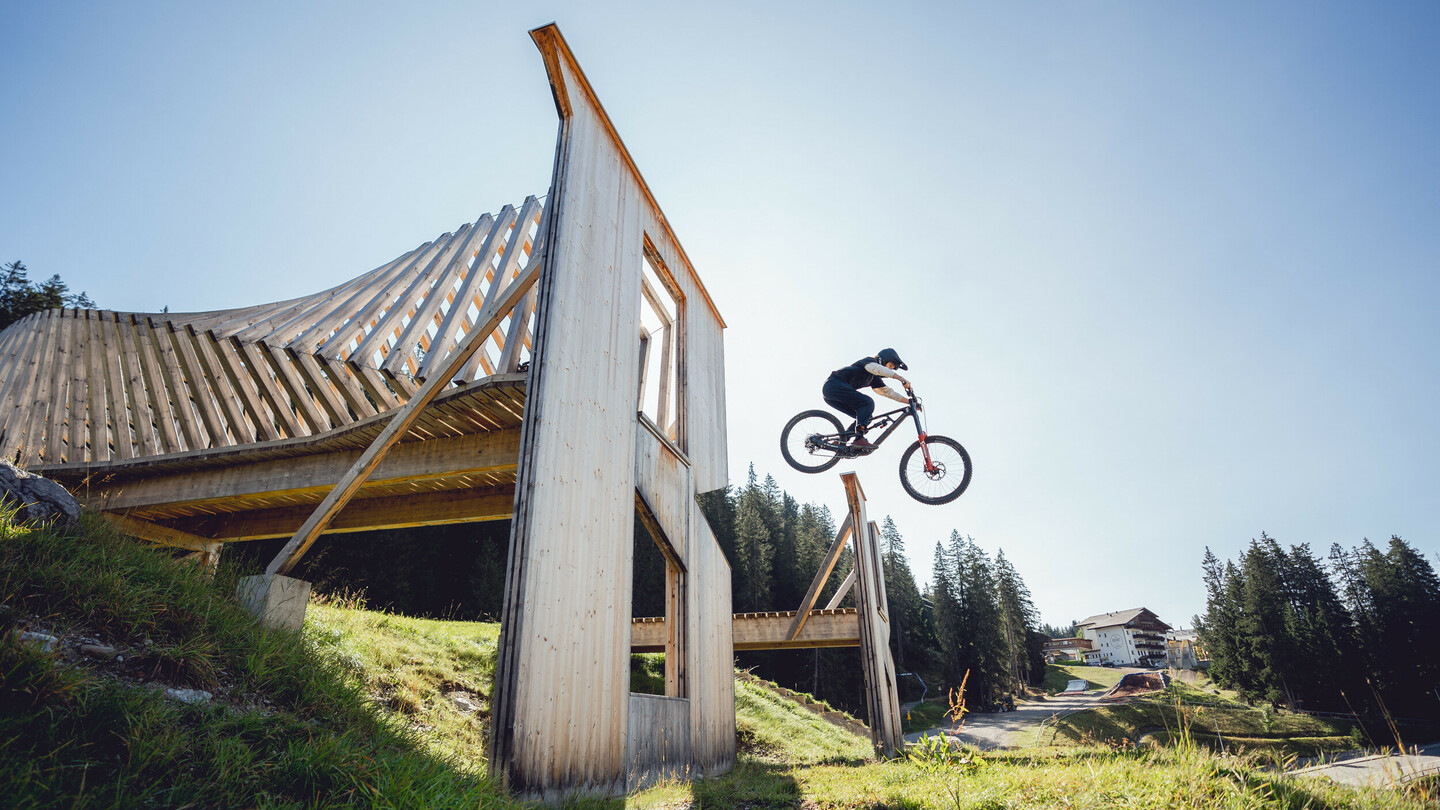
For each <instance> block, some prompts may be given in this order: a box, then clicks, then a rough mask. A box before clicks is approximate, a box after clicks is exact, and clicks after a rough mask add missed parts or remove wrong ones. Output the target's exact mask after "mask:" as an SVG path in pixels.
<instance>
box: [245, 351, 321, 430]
mask: <svg viewBox="0 0 1440 810" xmlns="http://www.w3.org/2000/svg"><path fill="white" fill-rule="evenodd" d="M226 343H227V344H228V345H229V347H230V348H232V349H234V350H235V353H236V354H237V355H238V356H239V357H240V358H241V359H243V360H244V361H245V371H246V373H247V374H249V376H250V381H251V382H252V383H254V384H255V390H256V391H257V392H258V393H259V394H260V399H262V400H264V402H265V404H266V405H267V406H269V408H270V413H271V414H273V415H274V416H275V421H277V422H279V423H280V428H281V430H282V431H284V435H286V436H309V435H310V434H311V433H317V432H319V431H312V430H307V429H306V427H305V425H304V424H302V423H301V421H300V419H299V418H298V417H296V415H295V410H294V408H293V407H292V406H291V404H290V401H289V399H288V398H287V397H286V395H285V392H284V391H282V390H281V389H280V384H279V383H278V382H276V378H275V373H274V371H272V370H271V368H270V364H269V363H268V362H266V359H265V350H264V348H263V347H262V346H260V345H258V344H255V343H242V342H240V341H238V340H236V339H234V338H231V339H230V340H228V341H226Z"/></svg>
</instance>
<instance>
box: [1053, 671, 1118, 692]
mask: <svg viewBox="0 0 1440 810" xmlns="http://www.w3.org/2000/svg"><path fill="white" fill-rule="evenodd" d="M1122 677H1124V673H1122V672H1121V671H1120V670H1118V669H1114V668H1112V667H1088V666H1085V665H1084V664H1049V665H1047V666H1046V667H1045V681H1044V683H1042V684H1041V686H1040V688H1041V689H1043V690H1044V691H1045V694H1047V695H1056V694H1059V693H1061V692H1063V691H1065V686H1066V685H1067V684H1069V683H1070V681H1071V680H1084V681H1089V682H1090V685H1089V687H1088V688H1089V689H1109V688H1111V687H1113V686H1115V685H1116V684H1118V683H1120V679H1121V678H1122Z"/></svg>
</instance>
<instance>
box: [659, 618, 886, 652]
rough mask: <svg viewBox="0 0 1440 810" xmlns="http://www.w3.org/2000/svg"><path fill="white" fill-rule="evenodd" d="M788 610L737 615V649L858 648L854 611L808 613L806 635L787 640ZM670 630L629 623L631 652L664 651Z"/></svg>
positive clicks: (664, 625) (661, 621)
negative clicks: (808, 619) (809, 614)
mask: <svg viewBox="0 0 1440 810" xmlns="http://www.w3.org/2000/svg"><path fill="white" fill-rule="evenodd" d="M793 615H794V614H792V613H791V612H790V611H780V612H775V613H766V614H746V613H739V614H736V615H735V616H734V617H733V619H732V628H733V630H732V633H733V638H734V644H735V649H736V650H793V649H801V650H808V649H816V648H828V647H858V646H860V617H859V614H857V613H856V611H855V609H854V608H845V609H842V610H816V611H812V612H811V616H810V621H809V622H807V623H806V624H805V632H804V633H802V634H801V636H800V637H799V638H794V639H792V638H790V637H789V626H790V623H791V621H792V619H793ZM668 631H669V622H668V621H666V620H665V619H659V618H653V619H652V618H646V619H635V620H633V621H632V622H631V624H630V651H631V652H664V651H665V642H666V638H667V635H668Z"/></svg>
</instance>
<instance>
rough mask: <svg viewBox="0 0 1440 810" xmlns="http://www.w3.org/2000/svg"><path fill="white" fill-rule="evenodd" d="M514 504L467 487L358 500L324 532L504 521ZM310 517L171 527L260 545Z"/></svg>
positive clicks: (214, 519) (283, 512)
mask: <svg viewBox="0 0 1440 810" xmlns="http://www.w3.org/2000/svg"><path fill="white" fill-rule="evenodd" d="M514 503H515V493H514V490H513V489H510V488H502V489H499V490H495V491H490V490H476V489H471V488H466V489H458V490H442V491H439V492H418V493H413V494H406V495H396V496H388V497H382V498H360V499H356V500H354V501H352V502H351V503H350V505H349V506H347V507H346V508H345V511H344V512H341V513H340V514H339V515H338V516H337V517H336V518H335V519H334V520H332V521H331V522H330V524H329V525H327V526H326V527H325V533H327V534H330V533H337V532H366V531H376V530H381V529H406V528H412V527H415V526H445V525H448V524H452V523H474V522H477V521H484V520H508V519H510V517H511V515H512V513H513V508H514ZM313 513H314V509H313V507H311V506H309V505H305V506H291V507H280V508H275V509H258V510H255V511H252V512H242V513H239V514H234V515H217V516H211V517H207V518H193V519H182V520H177V521H174V522H175V523H176V524H177V525H178V526H180V527H182V528H183V529H184V530H186V531H189V532H192V533H195V534H200V535H204V536H209V537H215V538H217V539H225V540H239V539H244V540H264V539H268V538H275V537H290V536H293V535H294V534H295V532H296V531H297V530H298V529H299V528H300V527H301V526H303V525H304V523H305V521H306V519H307V518H308V517H309V516H310V515H312V514H313Z"/></svg>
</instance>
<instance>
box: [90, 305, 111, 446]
mask: <svg viewBox="0 0 1440 810" xmlns="http://www.w3.org/2000/svg"><path fill="white" fill-rule="evenodd" d="M85 339H86V341H87V342H88V343H89V349H88V351H87V352H86V355H87V357H86V362H87V363H88V365H89V375H88V378H87V382H88V385H89V387H90V393H89V395H88V396H89V411H90V452H89V454H88V458H87V459H86V460H87V461H92V462H105V461H109V460H110V430H109V428H110V418H111V417H110V408H109V406H108V405H107V402H108V400H107V399H106V397H107V396H108V394H109V385H108V384H107V383H106V381H105V346H104V343H103V342H102V341H101V339H100V313H98V312H95V311H93V310H87V311H86V313H85Z"/></svg>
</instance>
